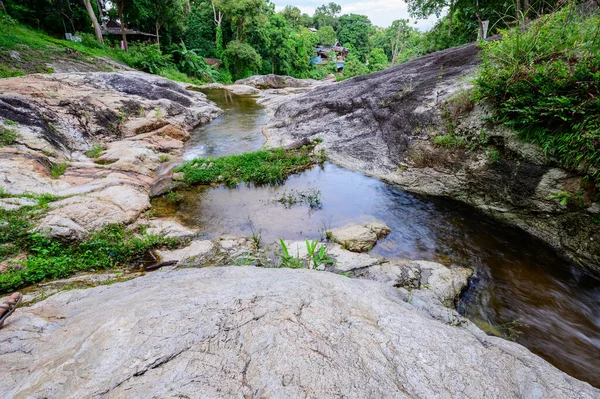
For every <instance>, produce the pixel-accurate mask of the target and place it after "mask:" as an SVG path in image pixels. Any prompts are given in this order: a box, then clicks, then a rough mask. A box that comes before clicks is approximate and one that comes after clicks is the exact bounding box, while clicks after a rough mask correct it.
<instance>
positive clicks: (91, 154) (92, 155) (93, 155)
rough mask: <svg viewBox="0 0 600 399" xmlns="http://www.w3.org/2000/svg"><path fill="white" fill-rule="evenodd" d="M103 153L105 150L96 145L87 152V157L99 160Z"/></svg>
mask: <svg viewBox="0 0 600 399" xmlns="http://www.w3.org/2000/svg"><path fill="white" fill-rule="evenodd" d="M102 151H104V148H102V146H100V145H98V144H94V146H93V147H92V148H90V149H89V150H87V151H86V152H85V155H87V156H88V157H90V158H98V157H99V156H100V154H102Z"/></svg>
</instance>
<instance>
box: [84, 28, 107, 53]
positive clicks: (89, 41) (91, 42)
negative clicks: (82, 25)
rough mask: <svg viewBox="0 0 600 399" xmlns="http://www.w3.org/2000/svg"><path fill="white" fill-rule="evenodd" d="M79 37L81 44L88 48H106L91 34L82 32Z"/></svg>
mask: <svg viewBox="0 0 600 399" xmlns="http://www.w3.org/2000/svg"><path fill="white" fill-rule="evenodd" d="M78 36H79V37H81V44H83V45H84V46H86V47H89V48H99V49H101V48H104V46H103V45H102V44H100V42H98V40H97V39H96V36H94V35H93V34H91V33H85V32H81V33H78Z"/></svg>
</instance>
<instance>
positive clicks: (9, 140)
mask: <svg viewBox="0 0 600 399" xmlns="http://www.w3.org/2000/svg"><path fill="white" fill-rule="evenodd" d="M18 138H19V133H18V132H17V131H16V130H15V129H10V128H7V127H4V126H0V147H4V146H7V145H12V144H14V143H16V142H17V139H18Z"/></svg>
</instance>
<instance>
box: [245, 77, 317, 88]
mask: <svg viewBox="0 0 600 399" xmlns="http://www.w3.org/2000/svg"><path fill="white" fill-rule="evenodd" d="M316 83H317V81H316V80H313V79H296V78H293V77H291V76H280V75H273V74H269V75H255V76H250V77H249V78H246V79H240V80H236V82H235V84H236V85H246V86H252V87H256V88H257V89H283V88H286V87H310V86H313V85H315V84H316Z"/></svg>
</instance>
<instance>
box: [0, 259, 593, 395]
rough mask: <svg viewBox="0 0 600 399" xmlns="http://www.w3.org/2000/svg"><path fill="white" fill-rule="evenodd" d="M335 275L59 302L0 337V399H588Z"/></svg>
mask: <svg viewBox="0 0 600 399" xmlns="http://www.w3.org/2000/svg"><path fill="white" fill-rule="evenodd" d="M400 290H401V289H396V288H394V287H392V286H390V285H386V284H384V283H380V282H376V281H369V280H356V279H349V278H346V277H343V276H338V275H334V274H332V273H326V272H317V271H308V270H290V269H259V268H254V267H226V268H205V269H186V270H181V271H169V272H155V273H152V274H149V275H147V276H145V277H141V278H138V279H135V280H131V281H128V282H125V283H117V284H113V285H110V286H102V287H96V288H91V289H87V290H75V291H68V292H62V293H59V294H57V295H55V296H53V297H51V298H49V299H47V300H45V301H43V302H40V303H38V304H35V305H33V306H31V307H30V308H21V309H19V310H18V311H17V312H16V313H15V314H14V315H13V316H12V317H11V318H10V319H9V320H10V322H7V324H6V325H5V327H4V328H3V329H2V330H0V363H1V364H2V371H1V374H2V378H0V392H3V397H4V398H29V397H45V398H82V397H94V398H134V397H143V398H181V397H206V398H209V397H210V398H228V397H242V396H243V397H272V398H283V397H311V398H334V397H335V398H337V397H341V396H344V397H372V398H477V399H479V398H484V397H485V398H569V399H572V398H582V399H585V398H597V397H599V395H600V391H599V390H596V389H594V388H592V387H591V386H590V385H588V384H587V383H584V382H580V381H578V380H575V379H574V378H572V377H569V376H567V375H566V374H564V373H563V372H561V371H559V370H558V369H556V368H554V367H553V366H551V365H550V364H549V363H547V362H545V361H544V360H542V359H541V358H539V357H538V356H536V355H534V354H532V353H531V352H529V351H528V350H527V349H525V348H524V347H522V346H520V345H518V344H515V343H512V342H509V341H505V340H502V339H499V338H494V337H488V336H486V335H484V334H483V333H481V332H480V331H478V330H469V329H464V328H460V327H455V326H450V325H447V324H444V323H441V322H439V321H436V320H434V319H432V318H431V317H430V316H428V315H427V314H425V313H423V312H420V311H418V310H417V308H415V307H414V306H413V305H411V304H410V303H407V302H405V301H404V300H403V298H402V296H401V295H400Z"/></svg>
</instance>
